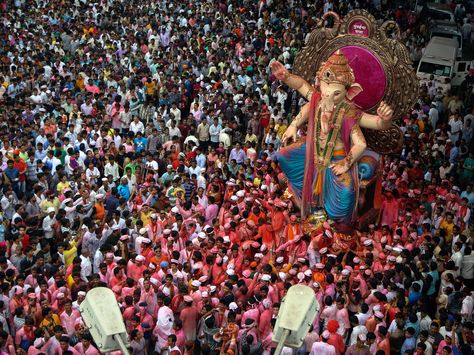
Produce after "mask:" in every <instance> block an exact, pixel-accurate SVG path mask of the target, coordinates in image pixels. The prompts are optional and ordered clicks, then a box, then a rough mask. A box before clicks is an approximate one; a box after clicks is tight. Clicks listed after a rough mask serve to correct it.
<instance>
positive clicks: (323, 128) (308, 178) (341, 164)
mask: <svg viewBox="0 0 474 355" xmlns="http://www.w3.org/2000/svg"><path fill="white" fill-rule="evenodd" d="M271 66H272V72H273V74H274V75H275V77H276V78H277V79H278V80H280V81H282V82H284V83H285V84H286V85H288V86H289V87H290V88H292V89H295V90H297V91H298V92H299V93H300V94H301V95H302V96H304V97H305V98H306V99H307V100H309V102H308V103H307V104H306V105H305V106H303V107H302V109H301V111H300V112H299V114H298V115H297V116H296V117H295V119H294V120H293V121H292V122H291V124H290V125H289V127H288V129H287V130H286V132H285V133H284V135H283V137H282V141H283V143H284V144H285V145H286V144H287V143H289V142H290V141H293V144H291V145H288V146H285V147H284V148H282V149H281V150H280V152H279V155H278V162H279V165H280V166H281V168H282V170H283V172H284V174H285V175H286V177H287V179H288V189H289V190H290V192H291V194H292V195H293V198H294V201H295V202H296V204H297V205H298V206H299V208H300V210H301V214H302V217H303V218H302V219H305V218H306V217H310V216H311V215H312V214H313V215H314V214H315V213H318V212H320V211H321V210H323V211H324V212H325V214H326V215H327V218H329V219H331V220H333V221H335V222H336V223H337V224H340V225H350V224H351V223H352V222H353V221H354V219H355V217H356V207H357V201H358V191H359V180H358V179H359V172H358V169H357V162H358V160H359V158H360V157H361V156H362V154H363V153H364V151H365V149H366V146H367V144H366V139H365V137H364V134H363V132H362V130H361V127H363V128H369V129H372V130H385V129H387V128H389V127H390V126H391V123H392V122H391V121H392V116H393V110H392V108H391V107H390V106H389V105H388V104H386V103H384V102H383V101H382V102H380V104H379V106H378V108H377V110H376V114H369V113H366V112H364V111H362V110H361V109H360V108H358V106H357V105H356V104H355V103H354V98H355V97H356V96H357V95H359V94H360V93H361V92H362V91H363V87H361V85H359V84H358V83H357V82H356V81H355V77H354V72H353V69H352V68H351V65H350V63H349V61H348V59H347V58H346V56H345V55H344V54H343V53H342V52H341V51H336V52H335V53H333V54H332V55H331V56H330V57H329V58H328V59H327V60H326V61H325V62H324V63H322V65H321V66H320V68H319V70H318V72H317V74H316V78H315V85H314V86H313V85H311V84H309V83H308V82H307V81H306V80H304V79H303V78H302V77H300V76H297V75H293V74H291V73H290V72H289V71H288V70H287V69H286V68H285V67H284V66H283V65H282V64H281V63H279V62H277V61H274V62H272V65H271ZM305 124H307V130H306V138H305V139H302V140H300V141H297V132H298V130H299V129H300V128H302V127H303V126H304V125H305Z"/></svg>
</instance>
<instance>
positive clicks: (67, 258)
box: [63, 240, 77, 267]
mask: <svg viewBox="0 0 474 355" xmlns="http://www.w3.org/2000/svg"><path fill="white" fill-rule="evenodd" d="M69 244H70V245H71V248H69V249H68V250H64V254H63V255H64V264H65V265H66V267H68V266H69V265H71V264H72V261H73V260H74V258H75V257H76V256H77V248H76V241H75V240H73V241H72V242H70V243H69Z"/></svg>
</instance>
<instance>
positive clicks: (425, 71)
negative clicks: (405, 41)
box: [416, 36, 471, 93]
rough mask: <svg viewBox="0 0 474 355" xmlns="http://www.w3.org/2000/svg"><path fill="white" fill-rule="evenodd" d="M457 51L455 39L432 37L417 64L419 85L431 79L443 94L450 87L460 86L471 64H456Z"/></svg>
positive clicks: (461, 62)
mask: <svg viewBox="0 0 474 355" xmlns="http://www.w3.org/2000/svg"><path fill="white" fill-rule="evenodd" d="M457 51H458V41H457V40H456V39H454V38H445V37H437V36H435V37H432V38H431V40H430V42H429V43H428V45H427V46H426V48H425V49H424V51H423V56H422V58H421V60H420V62H419V63H418V68H417V71H416V75H417V76H418V78H419V79H420V85H422V84H426V83H427V82H428V81H430V77H433V81H434V84H435V86H436V88H441V90H442V92H443V93H445V92H447V91H448V90H450V89H451V87H452V86H459V85H461V83H462V81H463V80H464V78H465V77H466V75H467V73H468V71H469V69H470V68H471V62H463V61H460V62H457V61H456V57H457Z"/></svg>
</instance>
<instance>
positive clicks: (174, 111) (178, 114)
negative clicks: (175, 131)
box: [170, 102, 181, 122]
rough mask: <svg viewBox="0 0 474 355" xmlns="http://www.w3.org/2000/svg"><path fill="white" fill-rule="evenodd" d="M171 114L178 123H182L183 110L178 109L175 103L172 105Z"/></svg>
mask: <svg viewBox="0 0 474 355" xmlns="http://www.w3.org/2000/svg"><path fill="white" fill-rule="evenodd" d="M170 113H172V114H173V116H174V120H175V121H176V122H179V121H181V110H180V109H179V108H178V106H177V105H176V103H175V102H174V103H173V104H172V105H171V108H170Z"/></svg>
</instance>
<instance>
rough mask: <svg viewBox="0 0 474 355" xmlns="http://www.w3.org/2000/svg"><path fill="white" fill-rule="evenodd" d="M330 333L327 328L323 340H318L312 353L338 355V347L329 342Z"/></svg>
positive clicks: (314, 354)
mask: <svg viewBox="0 0 474 355" xmlns="http://www.w3.org/2000/svg"><path fill="white" fill-rule="evenodd" d="M329 336H330V333H329V331H327V330H325V331H324V332H323V334H322V335H321V341H317V342H315V343H314V344H313V347H312V348H311V352H310V353H309V354H310V355H336V348H335V347H334V346H333V345H331V344H328V343H327V342H328V340H329Z"/></svg>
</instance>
